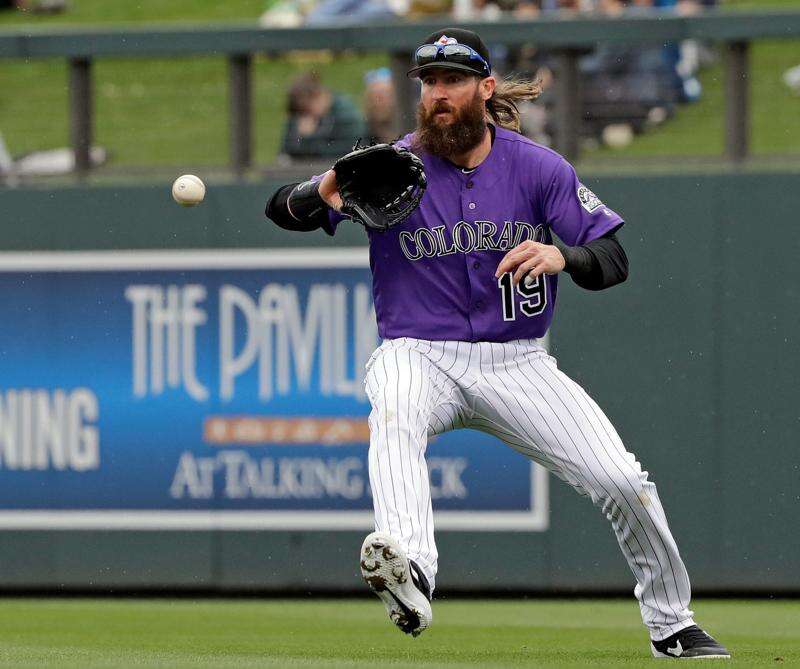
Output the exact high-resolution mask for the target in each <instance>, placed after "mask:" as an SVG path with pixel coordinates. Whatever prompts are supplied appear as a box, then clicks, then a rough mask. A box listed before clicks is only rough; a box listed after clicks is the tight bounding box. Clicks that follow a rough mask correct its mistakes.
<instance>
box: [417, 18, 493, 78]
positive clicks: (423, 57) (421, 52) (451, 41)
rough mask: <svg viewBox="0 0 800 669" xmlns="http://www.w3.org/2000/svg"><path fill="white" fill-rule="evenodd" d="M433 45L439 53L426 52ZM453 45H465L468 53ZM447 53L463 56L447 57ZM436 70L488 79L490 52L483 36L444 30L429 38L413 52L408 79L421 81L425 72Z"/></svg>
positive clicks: (461, 30)
mask: <svg viewBox="0 0 800 669" xmlns="http://www.w3.org/2000/svg"><path fill="white" fill-rule="evenodd" d="M431 45H435V46H436V47H438V51H437V50H435V49H425V47H426V46H431ZM452 45H462V46H465V47H467V49H466V50H460V49H457V48H452ZM445 47H449V48H448V49H445ZM448 51H456V52H460V51H463V53H454V54H448ZM467 51H469V52H471V53H467ZM434 68H445V69H452V70H461V71H462V72H469V73H470V74H474V75H477V76H479V77H488V76H489V75H490V74H491V72H492V65H491V62H490V61H489V49H487V48H486V45H485V44H484V43H483V40H482V39H481V38H480V36H479V35H478V34H477V33H474V32H472V31H471V30H465V29H464V28H442V29H441V30H437V31H436V32H435V33H431V34H430V35H428V36H427V37H426V38H425V41H424V42H422V44H421V45H420V46H419V47H418V48H417V50H416V51H415V52H414V67H413V68H412V69H410V70H409V71H408V73H407V74H408V76H409V77H420V76H422V73H423V72H425V71H427V70H432V69H434Z"/></svg>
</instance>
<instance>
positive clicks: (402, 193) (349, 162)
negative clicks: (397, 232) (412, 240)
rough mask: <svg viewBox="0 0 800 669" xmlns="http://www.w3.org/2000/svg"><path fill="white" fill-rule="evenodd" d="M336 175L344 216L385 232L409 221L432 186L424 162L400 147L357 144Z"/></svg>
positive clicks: (339, 163) (342, 158) (334, 167)
mask: <svg viewBox="0 0 800 669" xmlns="http://www.w3.org/2000/svg"><path fill="white" fill-rule="evenodd" d="M333 171H334V172H336V184H337V186H338V187H339V195H341V196H342V202H343V206H342V213H343V214H346V215H347V216H350V218H352V219H353V220H354V221H356V222H357V223H361V224H362V225H363V226H364V227H366V228H370V229H372V230H380V231H385V230H388V229H389V228H390V227H392V226H393V225H396V224H397V223H400V222H402V221H404V220H405V219H406V218H408V217H409V216H410V215H411V213H412V212H413V211H414V210H415V209H416V208H417V206H419V202H420V200H421V199H422V195H423V194H424V193H425V187H426V186H427V183H428V182H427V179H426V178H425V170H424V167H423V165H422V161H421V160H420V159H419V158H418V157H417V156H415V155H414V154H413V153H411V151H409V150H408V149H404V148H402V147H400V146H397V145H396V144H373V145H372V146H366V147H361V146H359V145H358V144H356V146H355V147H354V149H353V151H351V152H350V153H348V154H347V155H345V156H342V157H341V158H339V160H337V161H336V164H334V166H333Z"/></svg>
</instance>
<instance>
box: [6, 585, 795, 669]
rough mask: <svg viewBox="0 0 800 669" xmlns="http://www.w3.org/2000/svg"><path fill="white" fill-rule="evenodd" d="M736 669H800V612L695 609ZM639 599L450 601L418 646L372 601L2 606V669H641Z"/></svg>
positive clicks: (709, 603) (758, 607)
mask: <svg viewBox="0 0 800 669" xmlns="http://www.w3.org/2000/svg"><path fill="white" fill-rule="evenodd" d="M694 608H695V611H696V613H697V614H698V616H699V617H698V620H699V621H700V622H701V624H703V625H705V626H707V628H708V629H709V630H710V631H711V632H712V633H714V634H715V635H716V636H717V637H719V639H720V640H721V641H723V642H724V643H726V644H727V645H728V647H729V649H730V650H731V651H732V653H733V655H734V659H733V660H732V662H731V666H735V667H767V666H786V667H790V666H797V663H800V629H798V626H797V621H798V619H800V603H799V602H796V601H773V602H770V601H713V600H706V601H701V602H696V604H695V607H694ZM651 661H652V660H651V657H650V651H649V647H648V642H647V635H646V632H645V631H644V628H643V627H642V626H641V622H640V620H639V615H638V607H637V606H636V605H635V603H634V602H632V601H625V602H623V601H606V600H601V601H598V600H577V601H535V600H529V601H487V600H476V601H449V602H440V603H437V604H436V605H435V607H434V626H433V627H432V628H431V629H430V630H429V631H428V632H426V633H425V634H423V635H422V636H421V637H419V638H418V639H412V638H410V637H406V636H404V635H403V634H401V633H400V632H398V631H397V630H396V629H394V627H393V626H392V625H391V624H390V623H389V622H388V620H387V619H386V617H385V615H384V613H383V607H382V605H381V604H380V603H379V602H378V601H377V600H375V601H372V600H363V601H362V600H346V601H335V600H328V601H183V600H182V601H165V600H64V599H57V600H52V599H51V600H27V599H7V600H3V601H2V603H0V667H37V668H39V667H59V668H60V669H67V668H76V669H77V668H80V669H92V668H95V667H97V668H99V667H103V668H106V667H108V668H115V667H175V668H180V667H193V668H196V667H214V668H219V669H223V668H226V667H231V668H234V667H235V668H237V669H239V668H245V667H326V668H329V667H348V668H354V667H431V668H432V667H443V666H444V667H454V668H455V667H464V668H466V667H559V668H560V667H598V668H599V667H620V666H628V667H639V666H643V664H649V663H650V662H651Z"/></svg>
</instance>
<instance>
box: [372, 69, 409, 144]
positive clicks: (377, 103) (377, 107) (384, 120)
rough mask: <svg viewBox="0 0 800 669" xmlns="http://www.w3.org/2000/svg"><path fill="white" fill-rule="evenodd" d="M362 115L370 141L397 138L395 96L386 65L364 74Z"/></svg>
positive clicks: (390, 73) (388, 140)
mask: <svg viewBox="0 0 800 669" xmlns="http://www.w3.org/2000/svg"><path fill="white" fill-rule="evenodd" d="M364 83H365V84H366V88H365V90H364V117H365V118H366V121H367V137H368V138H369V141H371V142H391V141H394V140H395V139H397V137H398V136H399V134H400V133H399V131H398V129H397V122H396V118H397V114H396V108H397V96H396V93H395V90H394V82H393V81H392V72H391V70H390V69H389V68H388V67H382V68H380V69H378V70H370V71H369V72H367V74H366V75H364Z"/></svg>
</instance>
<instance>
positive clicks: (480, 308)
mask: <svg viewBox="0 0 800 669" xmlns="http://www.w3.org/2000/svg"><path fill="white" fill-rule="evenodd" d="M475 308H476V309H477V310H478V311H483V302H481V301H480V300H478V301H477V302H476V303H475Z"/></svg>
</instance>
